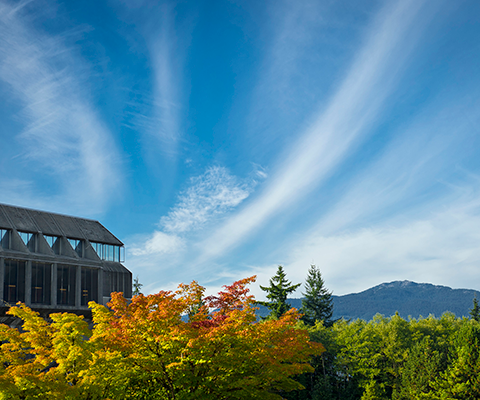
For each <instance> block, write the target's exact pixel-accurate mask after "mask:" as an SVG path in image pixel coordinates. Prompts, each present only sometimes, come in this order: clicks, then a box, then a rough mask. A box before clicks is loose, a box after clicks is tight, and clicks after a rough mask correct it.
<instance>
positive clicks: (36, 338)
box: [0, 277, 323, 400]
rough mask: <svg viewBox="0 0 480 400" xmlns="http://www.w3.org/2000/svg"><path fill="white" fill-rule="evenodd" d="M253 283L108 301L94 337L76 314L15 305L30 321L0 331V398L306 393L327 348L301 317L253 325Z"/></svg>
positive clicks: (96, 310) (96, 318) (97, 310)
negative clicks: (45, 314) (44, 313)
mask: <svg viewBox="0 0 480 400" xmlns="http://www.w3.org/2000/svg"><path fill="white" fill-rule="evenodd" d="M254 281H255V277H251V278H246V279H243V280H240V281H237V282H234V283H233V284H232V285H230V286H224V290H223V291H220V292H219V293H218V294H217V295H216V296H208V297H204V296H203V295H204V288H203V287H202V286H200V285H198V284H197V283H196V282H192V283H191V284H189V285H184V284H182V285H180V286H179V288H178V290H177V291H175V292H170V291H161V292H159V293H157V294H152V295H148V296H144V295H142V294H139V295H137V296H134V297H133V298H132V301H131V302H127V300H126V299H125V298H124V297H123V296H122V294H121V293H112V299H111V301H110V303H108V308H107V307H104V306H102V305H99V304H96V303H93V302H92V303H90V307H91V308H92V315H93V323H94V326H93V329H92V330H90V329H89V328H88V325H87V324H86V322H85V321H83V319H82V318H81V317H78V316H76V315H73V314H68V313H63V314H52V315H51V319H52V323H47V322H45V321H44V320H43V319H42V318H40V317H39V316H38V314H37V313H35V312H33V311H32V310H30V309H29V308H28V307H25V306H24V305H22V306H20V307H12V308H11V309H10V311H9V313H10V314H11V315H15V316H17V317H19V318H21V319H23V320H24V321H25V322H24V325H23V332H19V331H17V330H16V329H12V328H8V327H6V326H5V325H2V326H1V328H0V340H1V341H2V345H1V352H0V357H1V359H0V362H1V366H0V387H1V390H0V398H2V397H3V398H4V399H10V398H11V399H14V398H15V399H22V398H23V399H30V398H32V399H33V398H52V399H55V398H63V399H69V398H72V399H73V398H76V399H92V400H93V399H107V398H111V399H156V398H158V399H175V400H177V399H181V400H183V399H255V398H258V399H280V398H282V397H281V396H280V395H279V393H282V392H284V391H289V390H294V389H300V388H301V385H300V384H299V383H297V382H296V381H295V380H293V379H292V377H293V376H295V375H298V374H301V373H304V372H311V371H312V370H313V369H312V367H311V366H310V365H309V361H310V359H311V357H312V356H314V355H318V354H321V352H322V351H323V347H322V345H321V344H319V343H313V342H311V341H310V339H309V335H308V332H307V331H306V330H305V329H301V328H299V327H298V319H299V315H298V314H297V312H296V311H295V310H290V311H288V312H286V313H285V314H284V315H283V316H282V317H281V318H279V319H278V320H270V321H265V322H260V323H257V322H256V317H255V309H254V307H253V304H254V298H253V296H252V295H250V294H249V290H248V288H247V285H248V284H250V283H252V282H254ZM212 309H213V310H214V311H212V312H210V310H212ZM186 315H188V319H186V318H185V316H186Z"/></svg>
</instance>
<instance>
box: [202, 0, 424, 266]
mask: <svg viewBox="0 0 480 400" xmlns="http://www.w3.org/2000/svg"><path fill="white" fill-rule="evenodd" d="M427 3H428V2H427V1H402V2H396V3H389V4H388V5H387V6H386V7H385V8H384V9H383V10H382V11H381V12H380V13H379V14H378V15H377V17H376V18H375V21H374V23H373V24H372V28H371V29H370V32H369V34H368V35H367V38H366V40H365V42H364V44H363V47H362V48H361V50H360V51H359V52H358V54H357V56H356V58H355V60H354V62H353V64H352V66H351V68H350V70H349V72H348V73H347V75H346V77H345V79H344V80H343V82H342V83H341V85H340V87H339V89H338V90H337V92H336V93H335V94H334V95H333V97H332V99H331V100H330V102H329V103H328V105H327V106H326V107H325V109H324V111H322V112H321V113H320V115H319V116H318V117H317V118H316V120H315V121H314V122H313V123H312V125H311V127H310V128H309V129H308V130H307V131H306V132H304V133H303V134H302V135H301V139H300V140H299V141H298V142H297V144H296V145H295V146H294V147H293V148H292V149H291V150H289V151H287V152H286V156H284V157H282V158H281V161H280V162H279V165H278V166H277V168H276V171H275V172H274V173H272V174H271V177H270V179H269V180H268V181H267V182H266V185H265V188H264V190H263V191H262V192H261V194H259V196H258V197H257V198H256V199H255V200H253V201H252V202H251V203H250V204H248V205H247V207H245V208H244V209H243V210H241V211H240V212H239V213H238V214H237V215H235V216H234V217H232V218H230V219H229V220H228V221H227V222H226V223H225V224H224V225H223V226H221V227H220V228H219V229H218V230H217V231H216V232H215V233H214V234H213V235H212V236H211V237H209V238H207V240H206V241H205V242H204V243H203V244H202V248H204V249H205V252H204V255H203V256H202V257H201V259H200V262H201V261H206V260H208V259H211V258H214V257H216V256H218V255H221V254H223V253H224V252H225V251H226V250H227V249H230V248H231V247H233V246H236V245H238V244H239V243H241V242H242V241H243V240H244V239H245V238H246V237H247V235H248V234H249V233H251V232H252V231H253V230H254V229H255V228H258V227H260V226H261V225H262V224H263V223H265V222H266V221H267V220H268V219H269V218H271V217H272V216H273V215H275V214H277V213H278V212H279V211H280V210H282V209H284V208H285V207H288V206H291V205H292V204H294V203H295V202H296V201H298V200H299V199H302V198H303V197H304V196H305V195H306V194H308V193H309V192H311V191H312V190H313V188H318V187H319V185H320V184H321V183H322V182H324V181H325V179H326V178H327V177H328V176H329V175H330V174H331V173H332V171H333V170H334V169H335V168H336V167H337V166H338V165H339V164H340V163H341V162H342V161H343V160H345V158H346V157H347V156H348V155H349V154H350V152H351V151H352V150H353V149H354V147H355V146H356V145H357V144H358V143H359V142H360V141H361V140H362V139H364V138H365V137H367V135H368V131H369V128H371V125H372V123H373V120H374V118H375V117H376V116H377V115H378V113H379V110H380V109H381V107H382V105H383V103H384V101H385V100H386V98H387V97H388V96H389V94H390V93H391V92H392V89H393V88H394V87H395V84H396V82H397V81H398V79H399V77H400V74H401V71H402V68H403V66H404V63H405V61H406V60H407V59H408V56H409V55H410V54H411V51H412V50H413V47H414V44H415V42H416V41H417V39H418V37H419V30H421V29H422V28H423V27H424V26H425V22H426V20H428V16H429V15H431V13H427V14H426V13H425V6H426V4H427ZM428 4H429V6H430V7H432V6H433V5H432V4H431V2H430V3H428Z"/></svg>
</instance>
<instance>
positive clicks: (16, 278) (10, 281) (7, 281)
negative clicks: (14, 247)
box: [3, 260, 25, 305]
mask: <svg viewBox="0 0 480 400" xmlns="http://www.w3.org/2000/svg"><path fill="white" fill-rule="evenodd" d="M3 299H4V300H5V301H6V302H7V303H10V304H12V305H13V304H15V303H17V302H18V301H21V302H25V261H17V260H5V275H4V281H3Z"/></svg>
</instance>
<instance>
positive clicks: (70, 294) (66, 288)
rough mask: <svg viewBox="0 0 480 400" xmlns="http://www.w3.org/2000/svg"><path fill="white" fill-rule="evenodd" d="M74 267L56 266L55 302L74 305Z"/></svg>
mask: <svg viewBox="0 0 480 400" xmlns="http://www.w3.org/2000/svg"><path fill="white" fill-rule="evenodd" d="M75 280H76V268H75V267H74V266H73V265H58V267H57V304H58V305H65V306H74V305H75Z"/></svg>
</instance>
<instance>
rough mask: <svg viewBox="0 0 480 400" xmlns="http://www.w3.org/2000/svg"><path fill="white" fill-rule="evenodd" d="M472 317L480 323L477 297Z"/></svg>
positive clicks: (479, 307) (471, 313) (479, 308)
mask: <svg viewBox="0 0 480 400" xmlns="http://www.w3.org/2000/svg"><path fill="white" fill-rule="evenodd" d="M470 317H472V319H474V320H475V321H480V306H479V305H478V300H477V295H475V297H474V298H473V308H472V309H471V310H470Z"/></svg>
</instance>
